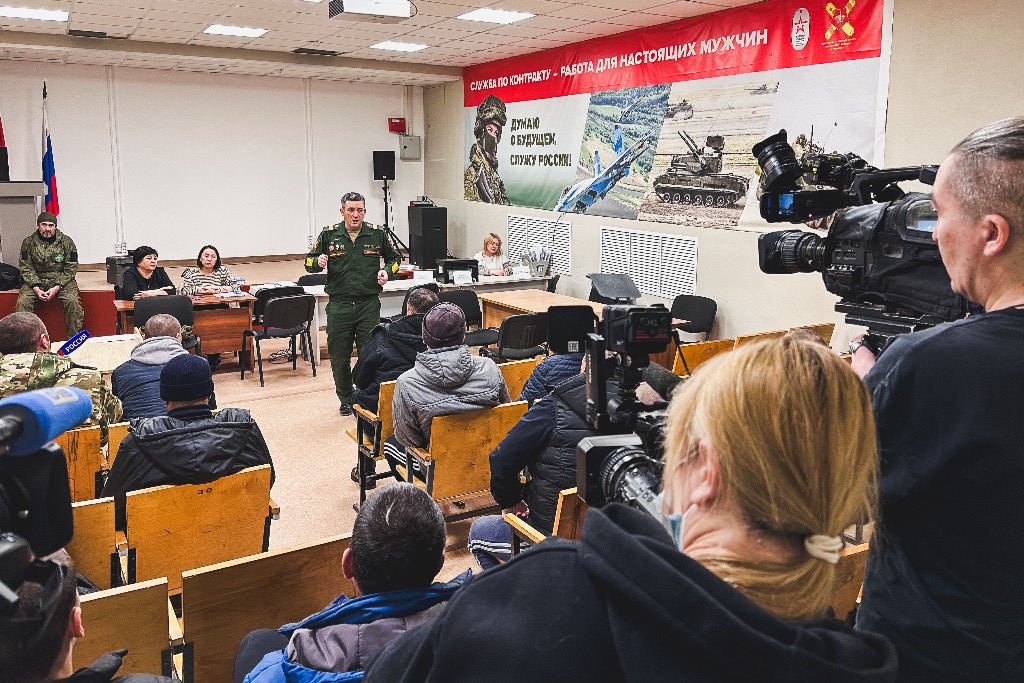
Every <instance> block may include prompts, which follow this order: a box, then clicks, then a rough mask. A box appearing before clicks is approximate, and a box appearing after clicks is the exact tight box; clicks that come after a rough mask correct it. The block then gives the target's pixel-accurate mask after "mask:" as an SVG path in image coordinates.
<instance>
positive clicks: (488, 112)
mask: <svg viewBox="0 0 1024 683" xmlns="http://www.w3.org/2000/svg"><path fill="white" fill-rule="evenodd" d="M476 121H477V123H478V124H479V123H485V122H487V121H493V122H494V123H496V124H498V125H499V126H504V125H505V123H506V122H507V121H508V117H507V116H506V115H505V103H504V102H502V101H501V100H500V99H498V98H497V97H495V96H494V95H488V96H487V97H486V98H484V101H483V102H481V103H480V106H479V107H477V108H476Z"/></svg>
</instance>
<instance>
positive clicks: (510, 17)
mask: <svg viewBox="0 0 1024 683" xmlns="http://www.w3.org/2000/svg"><path fill="white" fill-rule="evenodd" d="M532 16H533V15H532V14H530V13H529V12H512V11H509V10H504V9H491V8H490V7H481V8H480V9H475V10H473V11H472V12H466V13H465V14H460V15H459V16H457V17H455V18H456V19H462V20H463V21H480V22H484V23H487V24H514V23H516V22H517V21H522V20H523V19H529V18H530V17H532Z"/></svg>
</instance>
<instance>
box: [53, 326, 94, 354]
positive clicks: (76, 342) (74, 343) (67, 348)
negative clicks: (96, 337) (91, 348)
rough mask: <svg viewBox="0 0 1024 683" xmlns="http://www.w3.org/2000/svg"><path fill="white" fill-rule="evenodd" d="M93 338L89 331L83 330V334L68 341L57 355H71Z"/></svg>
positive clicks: (80, 333)
mask: <svg viewBox="0 0 1024 683" xmlns="http://www.w3.org/2000/svg"><path fill="white" fill-rule="evenodd" d="M91 336H92V335H91V334H89V330H82V331H81V332H79V333H78V334H76V335H75V336H73V337H72V338H71V339H68V340H67V341H66V342H64V346H62V347H60V350H59V351H57V353H58V354H59V355H61V356H67V355H70V354H71V352H72V351H74V350H75V349H77V348H78V347H79V346H81V345H82V344H84V343H85V340H86V339H88V338H89V337H91Z"/></svg>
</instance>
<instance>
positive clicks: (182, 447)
mask: <svg viewBox="0 0 1024 683" xmlns="http://www.w3.org/2000/svg"><path fill="white" fill-rule="evenodd" d="M211 394H213V375H212V373H211V372H210V364H209V363H208V362H206V359H205V358H200V357H198V356H192V355H189V354H184V355H181V356H176V357H174V358H172V359H171V360H169V361H168V362H167V364H166V365H164V368H163V370H161V371H160V398H161V399H163V401H164V402H165V403H166V405H167V415H166V416H164V417H150V418H144V419H140V420H135V421H133V422H132V425H131V428H130V429H129V430H128V435H127V436H126V437H125V438H124V441H122V442H121V446H120V448H119V449H118V451H117V457H116V459H115V460H114V465H113V467H111V468H110V476H109V477H108V478H107V484H106V486H104V487H103V497H107V496H113V497H114V502H115V510H116V515H117V525H118V528H120V529H123V528H125V494H126V493H128V492H129V491H138V490H139V489H145V488H149V487H151V486H160V485H161V484H206V483H209V482H211V481H215V480H217V479H219V478H221V477H224V476H227V475H229V474H234V473H235V472H239V471H241V470H244V469H245V468H247V467H255V466H257V465H270V466H271V468H273V465H274V463H273V462H272V460H271V458H270V450H269V449H268V448H267V442H266V441H264V440H263V434H262V433H261V432H260V428H259V426H257V424H256V422H255V421H253V419H252V415H250V414H249V411H248V410H244V409H242V408H224V409H222V410H221V411H220V412H218V413H217V414H216V415H214V414H213V412H212V411H211V410H210V396H211ZM270 481H271V483H273V481H274V474H273V469H271V479H270Z"/></svg>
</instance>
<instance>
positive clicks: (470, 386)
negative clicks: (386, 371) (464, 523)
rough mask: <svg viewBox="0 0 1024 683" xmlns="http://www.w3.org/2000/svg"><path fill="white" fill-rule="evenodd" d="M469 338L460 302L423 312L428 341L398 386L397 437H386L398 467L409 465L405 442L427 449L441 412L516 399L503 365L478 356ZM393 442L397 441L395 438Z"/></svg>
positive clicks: (395, 404)
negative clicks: (434, 423)
mask: <svg viewBox="0 0 1024 683" xmlns="http://www.w3.org/2000/svg"><path fill="white" fill-rule="evenodd" d="M465 340H466V316H465V314H464V313H463V312H462V309H461V308H459V307H458V306H455V305H454V304H438V305H437V306H434V307H433V308H432V309H430V311H428V312H427V314H426V315H425V316H424V317H423V342H424V343H425V344H426V345H427V350H426V351H424V352H422V353H420V354H417V356H416V364H415V365H414V366H413V367H412V369H411V370H407V371H405V372H403V373H402V375H401V376H400V377H399V378H398V382H397V384H396V385H395V398H394V402H393V404H392V416H393V418H394V421H395V440H396V441H395V442H392V443H390V444H389V443H387V442H385V450H384V453H385V455H386V456H388V461H389V462H391V465H392V467H394V465H395V463H396V462H398V463H401V464H402V465H404V464H405V453H404V450H403V449H402V448H401V447H396V446H398V445H399V444H400V446H404V447H409V448H414V447H418V448H426V447H427V446H428V445H429V444H430V424H431V422H432V421H433V420H434V418H435V417H437V416H439V415H452V414H455V413H468V412H470V411H473V410H480V409H481V408H493V407H494V406H496V405H499V404H501V403H508V402H509V401H511V400H512V398H511V396H509V393H508V387H507V386H505V378H504V377H503V376H502V374H501V370H499V369H498V366H497V365H495V363H494V361H493V360H491V359H490V358H481V357H480V356H474V355H472V354H471V353H470V352H469V347H468V346H466V345H465V344H464V343H463V342H465ZM389 441H391V440H390V439H389ZM388 446H390V448H389V447H388Z"/></svg>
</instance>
